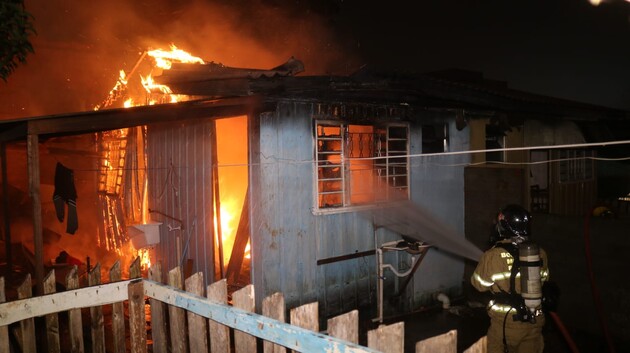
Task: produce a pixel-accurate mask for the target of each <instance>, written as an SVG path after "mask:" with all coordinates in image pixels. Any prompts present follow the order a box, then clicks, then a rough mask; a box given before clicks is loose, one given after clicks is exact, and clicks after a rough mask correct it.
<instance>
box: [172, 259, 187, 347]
mask: <svg viewBox="0 0 630 353" xmlns="http://www.w3.org/2000/svg"><path fill="white" fill-rule="evenodd" d="M168 285H169V286H171V287H175V288H177V289H183V288H184V285H183V281H182V268H181V267H179V266H178V267H175V268H174V269H172V270H170V271H169V272H168ZM168 316H169V323H170V326H171V345H172V347H171V348H172V350H173V353H186V352H188V336H187V335H186V317H185V311H184V309H181V308H178V307H176V306H173V305H169V307H168Z"/></svg>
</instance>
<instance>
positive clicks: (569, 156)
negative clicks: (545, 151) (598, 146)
mask: <svg viewBox="0 0 630 353" xmlns="http://www.w3.org/2000/svg"><path fill="white" fill-rule="evenodd" d="M593 156H594V152H593V151H587V150H562V151H558V159H560V160H561V161H560V165H559V176H560V182H561V183H570V182H575V181H586V180H591V179H593V160H592V159H590V158H589V157H593Z"/></svg>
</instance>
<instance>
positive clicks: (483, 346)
mask: <svg viewBox="0 0 630 353" xmlns="http://www.w3.org/2000/svg"><path fill="white" fill-rule="evenodd" d="M487 351H488V337H486V336H483V337H481V338H480V339H479V340H477V342H475V343H474V344H473V345H472V346H470V347H468V348H467V349H466V350H465V351H464V353H486V352H487Z"/></svg>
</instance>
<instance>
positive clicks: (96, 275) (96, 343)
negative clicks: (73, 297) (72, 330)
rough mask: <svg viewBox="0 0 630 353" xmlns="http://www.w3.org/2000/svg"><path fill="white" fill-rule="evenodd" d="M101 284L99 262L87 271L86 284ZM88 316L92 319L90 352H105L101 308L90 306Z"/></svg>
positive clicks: (103, 322) (103, 321)
mask: <svg viewBox="0 0 630 353" xmlns="http://www.w3.org/2000/svg"><path fill="white" fill-rule="evenodd" d="M99 284H101V264H100V263H96V266H94V268H93V269H92V270H91V271H90V272H89V273H88V285H90V286H98V285H99ZM90 318H91V319H92V326H91V327H92V352H93V353H105V319H104V318H103V308H102V307H101V306H93V307H91V308H90Z"/></svg>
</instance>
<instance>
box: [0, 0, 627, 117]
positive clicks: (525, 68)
mask: <svg viewBox="0 0 630 353" xmlns="http://www.w3.org/2000/svg"><path fill="white" fill-rule="evenodd" d="M593 1H594V0H593ZM26 8H27V10H28V11H30V12H31V13H32V14H33V16H34V19H35V28H36V30H37V36H36V37H34V38H33V40H32V41H33V44H34V47H35V54H34V55H31V56H29V58H28V63H27V64H26V65H24V66H22V67H20V68H19V69H18V70H17V71H16V72H15V73H14V74H13V75H12V76H11V77H9V82H8V83H0V97H2V98H1V99H2V104H0V118H2V119H8V118H14V117H23V116H38V115H48V114H57V113H66V112H74V111H85V110H91V109H92V108H93V107H94V105H96V104H97V103H99V102H100V101H101V100H102V99H103V98H104V97H105V96H106V95H107V92H109V90H110V89H111V87H112V86H113V84H114V83H115V81H116V79H117V77H118V71H119V70H120V69H123V70H127V71H128V70H130V69H131V68H132V67H133V65H134V63H135V62H136V60H137V59H138V57H139V54H140V52H141V51H143V50H145V49H147V48H157V47H160V48H167V47H168V46H169V45H170V44H171V43H172V44H175V45H177V46H178V47H179V48H182V49H184V50H186V51H189V52H191V53H192V54H193V55H196V56H200V57H202V58H203V59H205V60H206V61H215V62H220V63H223V64H225V65H227V66H233V67H248V68H262V69H266V68H272V67H274V66H277V65H280V64H282V63H284V62H285V61H286V60H288V59H289V58H290V57H291V56H295V57H296V58H298V59H300V60H302V61H303V62H304V64H305V67H306V71H305V72H304V73H303V75H318V74H349V73H352V72H354V71H356V70H358V69H359V68H361V67H363V66H367V67H370V68H373V69H376V70H386V71H392V72H413V73H422V72H430V71H435V70H441V69H449V68H458V69H467V70H473V71H478V72H482V73H483V74H484V77H486V78H488V79H493V80H500V81H506V82H507V83H508V86H509V87H510V88H513V89H518V90H523V91H528V92H532V93H537V94H543V95H549V96H554V97H559V98H566V99H571V100H577V101H582V102H586V103H594V104H598V105H604V106H608V107H615V108H622V109H628V110H630V65H629V63H630V22H629V16H630V2H626V1H623V0H615V1H612V0H611V1H610V2H605V3H601V4H599V5H598V6H594V5H592V4H591V3H590V2H589V0H509V1H505V0H487V1H481V0H479V1H464V0H431V1H396V0H392V1H361V0H257V1H246V0H230V1H228V0H215V1H202V0H196V1H183V0H170V1H167V0H161V1H126V0H110V1H99V2H89V1H85V2H77V1H72V0H26Z"/></svg>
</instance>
